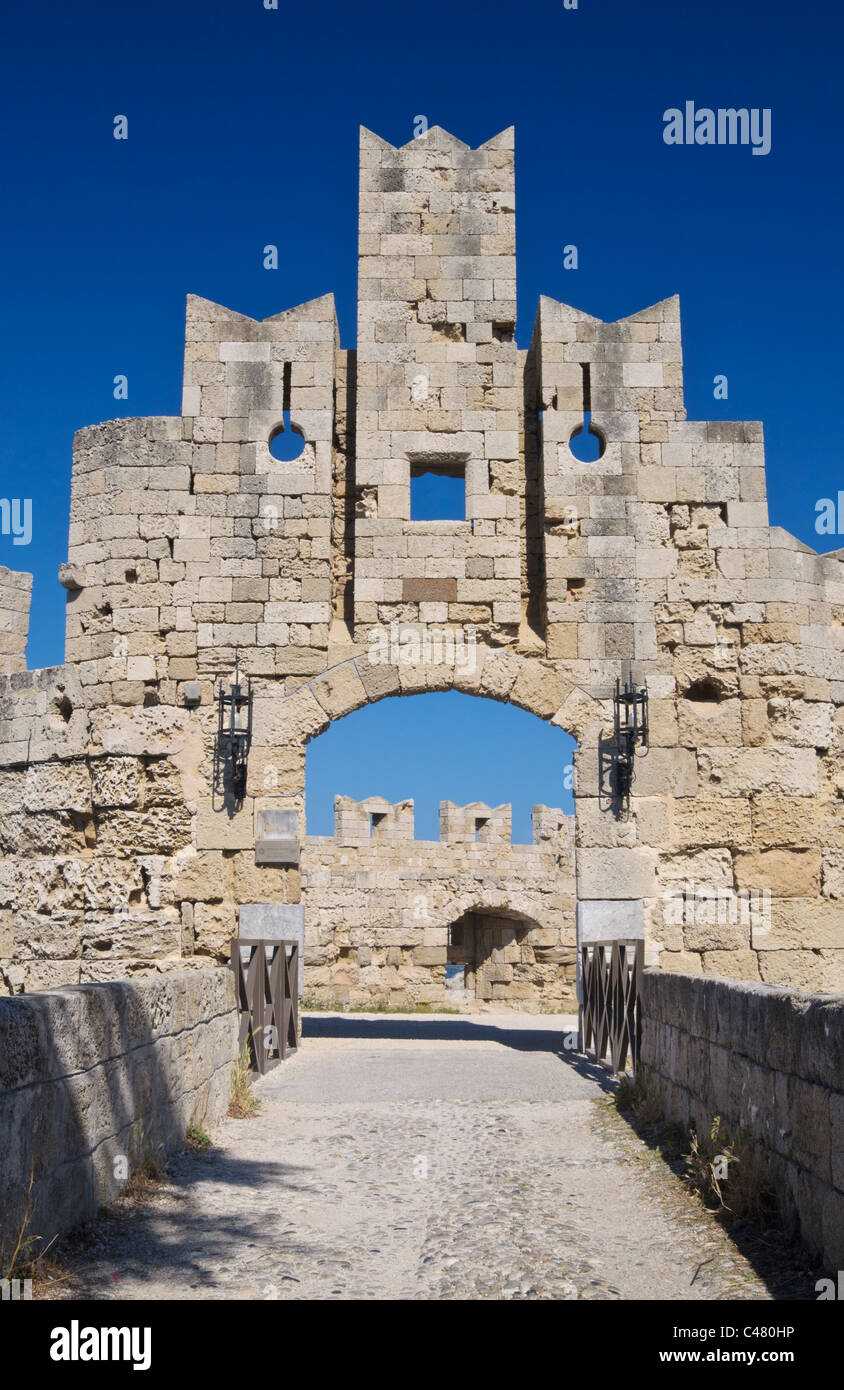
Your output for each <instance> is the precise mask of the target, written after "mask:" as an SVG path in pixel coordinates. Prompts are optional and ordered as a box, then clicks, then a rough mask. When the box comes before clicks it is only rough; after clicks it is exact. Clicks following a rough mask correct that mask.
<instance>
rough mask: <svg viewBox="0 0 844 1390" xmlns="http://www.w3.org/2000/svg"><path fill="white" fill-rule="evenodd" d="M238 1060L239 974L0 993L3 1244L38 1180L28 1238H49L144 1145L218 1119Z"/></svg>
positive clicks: (159, 1146)
mask: <svg viewBox="0 0 844 1390" xmlns="http://www.w3.org/2000/svg"><path fill="white" fill-rule="evenodd" d="M236 1056H237V1011H236V1007H235V990H234V977H233V975H232V974H231V971H229V970H204V971H201V972H189V971H178V972H174V973H173V974H170V975H166V976H156V977H154V978H151V979H150V978H148V979H144V980H135V981H122V982H115V983H110V984H105V985H86V986H82V987H81V988H77V989H57V990H53V991H52V992H50V993H44V994H32V995H24V996H20V997H16V998H12V999H0V1133H2V1135H3V1140H4V1142H3V1164H2V1168H0V1252H2V1251H3V1250H5V1251H6V1253H7V1254H9V1253H10V1252H11V1248H12V1247H13V1245H14V1242H15V1240H16V1238H17V1235H18V1232H19V1229H20V1224H21V1221H22V1216H23V1211H24V1206H25V1198H26V1192H27V1189H28V1187H29V1184H30V1179H31V1180H32V1208H31V1215H30V1223H29V1227H28V1231H27V1234H28V1235H30V1236H34V1237H37V1238H40V1239H41V1240H43V1241H45V1242H46V1241H49V1240H50V1239H51V1238H52V1237H53V1236H55V1235H58V1234H59V1233H60V1232H62V1231H64V1230H67V1229H69V1228H70V1227H71V1226H75V1225H77V1224H78V1223H79V1222H80V1221H85V1220H88V1219H90V1218H91V1217H92V1216H94V1215H95V1214H96V1211H97V1209H98V1207H99V1206H101V1205H102V1204H103V1203H105V1202H108V1201H112V1200H113V1199H114V1198H115V1197H116V1196H118V1195H119V1193H120V1191H121V1188H122V1186H123V1184H124V1182H125V1180H126V1176H127V1174H128V1173H131V1171H132V1168H133V1167H134V1166H135V1164H136V1163H137V1161H138V1160H139V1159H140V1158H142V1157H143V1156H144V1154H145V1153H148V1152H155V1151H159V1152H160V1153H162V1154H163V1155H165V1156H166V1155H168V1154H170V1153H173V1152H176V1151H178V1150H179V1149H181V1147H182V1146H183V1144H184V1139H185V1131H186V1129H187V1126H188V1124H189V1123H190V1122H191V1121H195V1122H196V1123H198V1124H202V1125H205V1126H210V1125H213V1124H215V1123H216V1122H217V1121H218V1120H219V1119H221V1118H222V1116H223V1115H224V1114H225V1113H226V1109H227V1107H228V1102H229V1097H230V1094H231V1091H230V1087H231V1068H232V1063H233V1062H234V1060H235V1058H236ZM121 1159H126V1160H127V1166H125V1167H124V1166H123V1165H122V1164H121V1162H120V1160H121Z"/></svg>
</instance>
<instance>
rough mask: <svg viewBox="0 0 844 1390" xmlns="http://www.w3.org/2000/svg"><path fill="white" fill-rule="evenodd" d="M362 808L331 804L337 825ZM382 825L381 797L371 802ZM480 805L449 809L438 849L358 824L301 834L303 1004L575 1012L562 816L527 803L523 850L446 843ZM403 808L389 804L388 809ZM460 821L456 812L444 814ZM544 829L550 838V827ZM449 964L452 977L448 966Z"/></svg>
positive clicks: (567, 827)
mask: <svg viewBox="0 0 844 1390" xmlns="http://www.w3.org/2000/svg"><path fill="white" fill-rule="evenodd" d="M370 804H375V801H374V800H373V802H372V803H370V802H369V801H365V802H352V801H351V799H350V798H348V797H338V798H337V801H336V806H335V810H336V814H337V817H338V821H339V819H340V817H341V816H342V817H343V823H344V824H345V823H346V818H347V817H348V816H349V813H350V810H351V808H354V807H356V806H357V807H360V808H367V807H369V806H370ZM378 805H379V807H380V808H381V810H380V811H379V814H383V815H385V817H387V820H388V822H389V815H388V810H387V809H386V808H389V807H390V803H389V802H382V801H380V799H378ZM478 807H481V809H486V810H489V808H488V807H487V808H483V806H482V803H475V805H474V806H470V807H457V806H454V805H453V804H452V803H451V802H444V803H442V807H441V815H442V813H443V811H445V810H446V808H447V809H448V812H449V815H448V819H447V822H446V821H445V820H444V823H443V838H442V839H441V840H437V841H433V840H428V841H426V840H413V839H410V838H405V839H399V838H397V837H393V836H390V835H389V834H387V835H381V834H380V833H379V830H378V827H377V826H375V827H373V829H372V833H371V838H370V835H369V833H368V831H367V833H366V834H365V835H364V834H363V829H362V830H361V834H360V836H359V838H357V839H355V840H354V841H351V842H350V841H349V840H339V839H332V838H330V837H321V836H314V835H309V836H307V837H306V839H305V841H304V844H303V849H302V899H303V902H304V904H305V990H306V998H307V1000H308V1002H309V1003H313V1004H317V1005H320V1004H321V1005H323V1006H330V1005H333V1004H351V1005H353V1006H355V1007H361V1006H366V1005H370V1006H371V1005H378V1004H381V1005H384V1004H387V1005H389V1006H391V1007H402V1006H406V1005H408V1004H429V1005H434V1006H436V1005H445V1006H447V1007H450V1008H459V1009H461V1010H472V1009H495V1008H500V1007H505V1008H515V1009H528V1010H536V1009H538V1008H547V1009H562V1010H568V1009H575V1008H576V997H575V972H576V949H575V882H574V843H573V834H574V827H573V817H571V816H568V817H567V816H564V815H563V813H562V812H561V811H557V810H552V809H550V808H548V807H545V806H541V807H539V806H538V807H535V808H534V843H533V844H530V845H514V844H510V843H509V825H510V807H509V806H500V807H497V808H495V809H496V810H497V812H498V813H499V822H500V823H502V824H504V823H506V826H507V832H508V835H507V841H506V842H504V841H503V840H501V839H495V838H493V839H490V840H486V841H485V840H483V839H481V838H480V836H481V833H482V830H479V831H478V839H477V840H475V839H474V836H473V837H472V838H471V839H469V838H468V837H467V838H461V839H460V840H457V839H455V838H453V835H452V832H451V827H452V826H453V825H454V824H455V823H458V824H461V825H463V824H464V823H465V821H466V816H467V814H468V815H470V818H472V817H473V816H474V812H475V811H476V809H477V808H478ZM408 808H409V812H410V826H411V830H412V811H413V803H412V802H400V803H397V806H396V807H394V808H393V809H396V810H399V809H402V810H405V811H407V809H408ZM458 812H460V813H462V817H461V816H459V815H456V814H455V813H458ZM550 826H553V827H554V833H553V834H551V833H550V830H549V827H550ZM449 967H451V969H449Z"/></svg>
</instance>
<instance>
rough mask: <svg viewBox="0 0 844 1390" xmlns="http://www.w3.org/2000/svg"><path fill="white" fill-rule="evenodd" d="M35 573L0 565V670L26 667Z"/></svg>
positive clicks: (17, 669)
mask: <svg viewBox="0 0 844 1390" xmlns="http://www.w3.org/2000/svg"><path fill="white" fill-rule="evenodd" d="M31 598H32V575H31V574H24V573H22V572H21V571H19V570H10V569H6V567H5V565H0V671H2V672H6V673H11V672H12V671H25V670H26V639H27V636H28V634H29V604H30V599H31Z"/></svg>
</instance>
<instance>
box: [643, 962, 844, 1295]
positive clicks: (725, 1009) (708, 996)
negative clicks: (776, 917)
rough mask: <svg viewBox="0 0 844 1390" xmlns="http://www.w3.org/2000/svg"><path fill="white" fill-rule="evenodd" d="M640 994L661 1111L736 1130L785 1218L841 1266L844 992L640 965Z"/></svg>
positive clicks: (702, 1125)
mask: <svg viewBox="0 0 844 1390" xmlns="http://www.w3.org/2000/svg"><path fill="white" fill-rule="evenodd" d="M641 1001H642V1050H641V1061H642V1063H643V1065H644V1066H645V1068H646V1069H647V1075H648V1077H649V1078H650V1079H651V1080H652V1081H653V1082H655V1083H656V1084H657V1085H658V1087H659V1089H660V1091H661V1094H662V1097H663V1100H664V1105H665V1111H666V1114H667V1116H668V1118H669V1119H671V1120H674V1121H676V1122H677V1123H679V1124H681V1125H683V1126H689V1125H691V1126H694V1127H695V1128H696V1129H697V1130H698V1131H699V1132H700V1133H708V1132H709V1130H710V1128H711V1125H712V1121H713V1119H714V1117H715V1116H716V1115H719V1116H720V1117H721V1119H722V1121H723V1124H724V1127H725V1129H726V1130H727V1132H728V1133H729V1132H732V1133H733V1134H735V1133H736V1132H737V1131H738V1130H739V1129H742V1130H745V1131H746V1132H747V1134H748V1135H749V1136H750V1139H751V1140H752V1143H753V1145H754V1147H755V1148H757V1150H758V1152H759V1154H760V1155H761V1157H762V1160H763V1163H764V1167H765V1170H766V1172H767V1175H768V1178H769V1180H770V1182H771V1184H772V1186H773V1188H774V1190H775V1191H776V1194H777V1197H778V1200H779V1204H780V1208H781V1211H782V1213H783V1216H784V1218H785V1221H786V1225H787V1227H788V1228H789V1229H790V1230H791V1232H792V1233H793V1234H796V1235H798V1236H799V1237H800V1238H801V1239H802V1241H803V1242H804V1243H805V1244H806V1246H807V1247H808V1249H809V1251H810V1252H811V1254H812V1255H813V1257H814V1258H822V1259H823V1260H824V1261H825V1262H826V1263H827V1265H828V1266H829V1268H830V1269H840V1268H842V1265H844V997H842V996H840V995H817V994H809V993H807V992H805V991H803V990H796V989H780V988H775V987H771V986H767V985H760V984H750V983H743V982H738V981H735V980H724V979H717V978H709V979H707V978H702V977H699V976H697V977H695V976H688V975H673V974H667V973H665V972H661V971H657V970H646V971H645V972H644V975H643V978H642V986H641Z"/></svg>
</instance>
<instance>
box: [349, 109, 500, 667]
mask: <svg viewBox="0 0 844 1390" xmlns="http://www.w3.org/2000/svg"><path fill="white" fill-rule="evenodd" d="M513 144H514V142H513V131H512V130H508V131H503V132H502V133H501V134H500V135H497V136H495V138H494V139H492V140H489V141H487V142H486V143H485V144H483V145H481V146H480V147H479V148H478V149H477V150H472V149H470V148H469V147H468V146H467V145H464V144H463V143H462V141H460V140H456V139H455V138H454V136H452V135H449V134H448V133H447V132H446V131H443V130H440V129H439V128H435V129H433V130H431V131H430V132H428V134H427V136H426V137H425V139H424V140H411V141H410V142H409V144H407V145H404V146H403V147H402V148H401V149H396V148H395V147H394V146H392V145H390V144H388V143H387V142H386V141H385V140H381V139H379V138H378V136H376V135H372V134H371V132H369V131H366V130H363V131H361V147H360V242H359V251H360V254H359V260H358V334H357V411H356V451H355V478H356V487H357V489H358V494H359V498H360V501H359V506H358V515H357V519H356V522H355V628H356V635H360V636H361V637H364V639H365V636H366V633H367V630H368V629H369V628H371V627H372V626H376V625H381V626H383V625H384V624H388V623H389V622H390V621H392V620H394V619H398V620H402V621H407V622H413V621H419V622H422V623H442V624H445V623H451V624H458V625H462V624H465V623H474V624H477V625H478V626H479V627H480V629H481V630H482V631H484V632H490V633H495V634H496V636H497V638H500V639H504V638H505V637H507V636H509V637H510V638H512V637H514V636H515V635H516V634H517V632H518V629H519V624H520V622H521V618H522V586H521V550H522V542H521V521H522V508H521V504H520V498H521V496H522V494H523V491H524V489H523V486H522V475H523V470H522V467H521V464H520V457H521V453H520V428H521V411H522V406H523V402H522V395H521V372H520V367H519V353H518V349H517V347H516V343H515V339H514V329H515V322H516V259H515V250H516V232H515V198H514V188H515V166H514V153H513ZM426 465H428V466H435V467H439V468H441V469H443V470H449V469H451V470H452V471H454V472H456V473H457V475H458V476H459V477H461V478H462V479H463V480H464V484H465V520H454V521H439V522H424V521H411V515H410V479H411V472H412V470H419V469H421V468H423V467H424V466H426Z"/></svg>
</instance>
